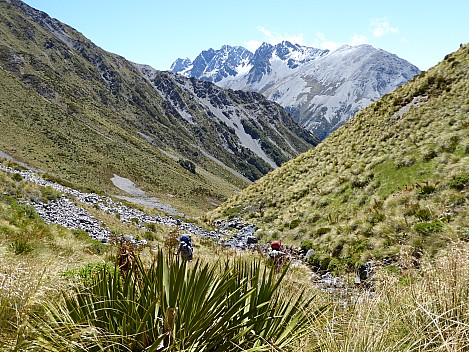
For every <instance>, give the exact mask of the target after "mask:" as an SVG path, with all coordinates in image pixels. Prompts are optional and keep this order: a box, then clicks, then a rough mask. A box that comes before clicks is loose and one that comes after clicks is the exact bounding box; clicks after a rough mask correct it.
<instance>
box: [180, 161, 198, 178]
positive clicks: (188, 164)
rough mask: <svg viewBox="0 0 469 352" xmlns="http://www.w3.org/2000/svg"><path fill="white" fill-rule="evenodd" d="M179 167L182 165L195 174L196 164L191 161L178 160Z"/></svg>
mask: <svg viewBox="0 0 469 352" xmlns="http://www.w3.org/2000/svg"><path fill="white" fill-rule="evenodd" d="M178 163H179V165H181V166H182V167H183V168H184V169H186V170H188V171H189V172H191V173H193V174H195V173H196V170H195V164H194V163H193V162H192V161H190V160H185V159H179V160H178Z"/></svg>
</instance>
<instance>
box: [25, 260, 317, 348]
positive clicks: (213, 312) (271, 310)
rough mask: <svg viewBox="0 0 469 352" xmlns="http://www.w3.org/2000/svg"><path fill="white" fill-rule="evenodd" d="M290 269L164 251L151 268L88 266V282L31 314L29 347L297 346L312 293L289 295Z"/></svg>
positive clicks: (304, 331) (304, 328)
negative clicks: (285, 287)
mask: <svg viewBox="0 0 469 352" xmlns="http://www.w3.org/2000/svg"><path fill="white" fill-rule="evenodd" d="M91 271H93V268H91ZM286 272H287V268H286V269H285V270H283V271H282V272H281V273H280V274H278V273H277V272H276V270H264V269H262V267H261V265H260V263H259V262H254V263H251V262H250V263H245V262H241V261H237V262H235V263H231V264H230V263H228V262H225V263H215V264H201V263H199V262H196V263H193V264H192V265H190V266H186V262H185V261H179V260H177V259H176V260H174V258H171V257H170V256H168V255H165V254H164V253H163V252H161V251H160V252H159V253H158V256H157V259H156V261H155V263H154V264H153V265H151V266H150V267H149V268H144V267H143V265H142V263H141V262H140V261H139V260H138V258H137V260H136V261H135V265H133V266H131V267H130V268H129V271H127V272H126V273H125V274H124V273H122V272H121V271H120V270H118V269H117V268H116V269H115V270H113V271H112V270H111V271H109V270H107V269H106V268H104V269H103V270H101V271H100V272H98V273H97V274H94V273H91V276H92V284H91V285H89V286H88V287H84V288H83V287H80V286H79V287H77V288H76V289H75V292H73V293H71V294H67V293H64V298H63V301H64V304H63V305H59V304H60V303H50V304H49V305H47V306H46V307H44V309H45V310H46V311H45V312H44V311H41V312H38V313H37V314H34V315H33V317H32V319H31V324H32V326H33V328H34V329H35V334H36V336H37V338H35V339H34V340H33V341H31V344H32V345H33V346H29V347H28V350H29V349H37V350H48V351H52V350H54V351H75V350H77V346H79V347H80V348H79V350H83V351H110V352H117V351H167V352H169V351H202V350H203V351H228V352H230V351H247V350H250V351H254V350H256V351H267V350H271V346H275V348H276V350H277V349H278V350H282V351H283V350H293V349H294V346H293V342H296V341H297V340H298V338H300V337H301V336H303V335H304V334H306V333H307V329H308V322H310V319H311V316H309V315H307V314H306V312H307V311H308V309H309V306H310V305H311V302H312V299H313V298H312V297H311V298H308V299H305V298H303V292H298V293H294V294H292V295H291V296H289V297H287V299H285V297H284V296H283V295H282V294H280V292H279V291H278V289H279V287H281V285H280V284H281V281H282V279H283V277H284V276H285V274H286ZM86 275H88V274H86ZM95 332H99V333H95Z"/></svg>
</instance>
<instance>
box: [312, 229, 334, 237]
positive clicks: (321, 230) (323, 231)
mask: <svg viewBox="0 0 469 352" xmlns="http://www.w3.org/2000/svg"><path fill="white" fill-rule="evenodd" d="M329 231H331V229H330V227H320V228H319V229H317V230H316V232H315V235H316V236H318V237H319V236H322V235H325V234H326V233H328V232H329Z"/></svg>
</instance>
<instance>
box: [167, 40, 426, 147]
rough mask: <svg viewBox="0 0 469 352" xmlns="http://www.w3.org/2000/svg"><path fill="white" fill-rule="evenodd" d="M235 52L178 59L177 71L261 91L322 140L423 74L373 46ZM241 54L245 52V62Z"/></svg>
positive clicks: (224, 50)
mask: <svg viewBox="0 0 469 352" xmlns="http://www.w3.org/2000/svg"><path fill="white" fill-rule="evenodd" d="M227 48H228V49H227ZM229 48H230V47H223V48H222V49H220V50H218V51H215V50H213V49H210V53H211V54H210V55H202V54H201V55H202V56H203V57H204V60H201V59H200V57H201V55H199V56H198V57H197V59H196V60H195V61H194V62H191V61H190V60H189V59H186V60H185V61H184V65H180V64H177V63H178V62H179V61H177V62H175V64H174V65H173V66H172V70H173V71H174V72H178V73H180V74H183V75H185V76H190V77H196V78H200V79H203V80H207V81H211V82H215V83H216V84H217V85H219V86H221V87H224V88H231V89H245V90H250V91H255V92H259V93H261V94H263V95H264V96H265V97H266V98H268V99H269V100H272V101H275V102H277V103H279V104H280V105H282V106H283V107H284V108H285V109H286V110H287V111H289V112H290V113H292V114H293V116H294V117H295V120H296V121H297V122H299V123H300V125H302V126H304V127H305V128H307V129H308V130H310V131H311V132H313V133H314V134H315V135H316V136H318V137H319V138H321V139H323V138H325V137H326V136H327V135H328V134H329V133H331V132H332V131H334V130H336V129H337V128H338V127H340V126H341V125H342V124H343V123H345V122H346V121H347V120H348V119H350V118H351V117H352V116H353V115H354V114H355V113H356V112H358V111H359V110H360V109H362V108H364V107H365V106H367V105H368V104H370V103H371V102H373V101H375V100H377V99H379V98H380V97H381V96H383V95H384V94H386V93H389V92H391V91H393V90H394V89H395V88H396V87H398V86H400V85H402V84H403V83H405V82H407V81H409V80H410V79H412V78H413V77H414V76H415V75H416V74H418V73H419V72H420V71H419V70H418V68H417V67H415V66H413V65H411V64H410V63H408V62H407V61H405V60H402V59H400V58H398V57H397V56H395V55H393V54H390V53H388V52H386V51H384V50H380V49H376V48H374V47H372V46H370V45H359V46H355V47H352V46H343V47H341V48H339V49H337V50H335V51H329V50H320V49H315V48H310V47H305V46H300V45H295V44H292V43H290V42H287V41H285V42H282V43H280V44H277V45H270V44H266V43H264V44H262V45H261V46H260V47H259V48H258V49H257V50H256V52H255V53H254V54H252V53H249V52H247V51H246V50H242V49H240V48H239V47H237V50H236V52H235V51H232V50H229ZM238 52H241V53H243V59H242V60H241V59H240V58H239V57H237V56H236V55H237V53H238ZM228 63H229V64H228ZM227 67H229V70H227ZM176 68H177V69H176ZM219 72H223V74H219Z"/></svg>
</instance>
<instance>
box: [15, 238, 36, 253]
mask: <svg viewBox="0 0 469 352" xmlns="http://www.w3.org/2000/svg"><path fill="white" fill-rule="evenodd" d="M10 249H11V250H12V252H13V253H15V254H16V255H20V254H28V253H30V252H32V251H33V249H34V247H33V245H32V244H31V243H29V241H28V240H27V239H26V238H22V237H21V238H17V239H16V240H15V241H14V242H13V243H11V244H10Z"/></svg>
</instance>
